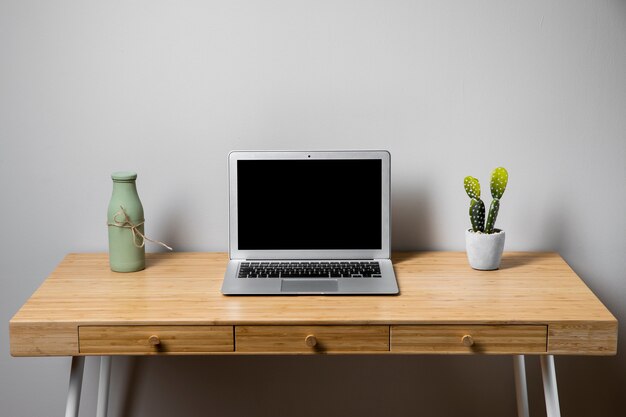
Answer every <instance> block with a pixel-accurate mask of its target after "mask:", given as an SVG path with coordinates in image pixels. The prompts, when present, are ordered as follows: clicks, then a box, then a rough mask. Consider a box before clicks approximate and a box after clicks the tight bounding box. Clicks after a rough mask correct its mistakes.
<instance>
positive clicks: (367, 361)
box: [109, 355, 515, 417]
mask: <svg viewBox="0 0 626 417" xmlns="http://www.w3.org/2000/svg"><path fill="white" fill-rule="evenodd" d="M113 363H114V369H113V374H112V390H111V404H110V407H109V411H110V412H109V414H110V415H111V416H121V417H130V416H151V417H160V416H188V417H194V416H221V417H229V416H233V417H239V416H247V417H257V416H258V417H275V416H300V417H309V416H310V417H314V416H315V417H317V416H328V417H335V416H336V417H339V416H342V417H344V416H362V417H378V416H396V417H404V416H406V417H409V416H416V415H429V416H431V417H448V416H455V415H464V416H468V417H473V416H476V417H479V416H480V417H491V416H493V417H496V416H497V417H501V416H503V415H514V410H515V405H514V398H515V396H514V392H515V391H514V387H513V376H512V366H510V358H509V357H496V356H492V357H468V356H465V357H445V356H436V357H432V356H431V357H428V358H426V357H420V356H393V357H392V356H388V357H377V358H371V357H368V356H240V355H238V356H229V357H228V356H214V357H136V358H115V359H114V362H113ZM477 375H483V377H481V378H478V379H477V377H476V376H477ZM487 375H488V376H487ZM477 382H478V383H477ZM450 392H454V393H455V399H454V401H450V398H449V395H450ZM493 398H504V401H498V402H497V404H495V405H494V401H493Z"/></svg>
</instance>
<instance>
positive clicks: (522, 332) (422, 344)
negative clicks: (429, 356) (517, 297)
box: [391, 325, 548, 354]
mask: <svg viewBox="0 0 626 417" xmlns="http://www.w3.org/2000/svg"><path fill="white" fill-rule="evenodd" d="M547 330H548V329H547V326H540V325H538V326H534V325H532V326H526V325H502V326H481V325H468V326H463V325H444V326H439V325H417V326H391V351H392V352H401V353H403V352H406V353H469V354H471V353H481V354H484V353H493V354H522V353H542V352H546V342H547Z"/></svg>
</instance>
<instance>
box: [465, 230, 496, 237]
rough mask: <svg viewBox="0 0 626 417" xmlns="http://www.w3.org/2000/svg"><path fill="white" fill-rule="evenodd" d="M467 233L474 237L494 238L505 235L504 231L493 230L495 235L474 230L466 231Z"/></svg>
mask: <svg viewBox="0 0 626 417" xmlns="http://www.w3.org/2000/svg"><path fill="white" fill-rule="evenodd" d="M465 232H467V233H470V234H472V235H473V236H494V235H501V234H504V230H502V229H493V233H483V232H475V231H473V230H472V229H465Z"/></svg>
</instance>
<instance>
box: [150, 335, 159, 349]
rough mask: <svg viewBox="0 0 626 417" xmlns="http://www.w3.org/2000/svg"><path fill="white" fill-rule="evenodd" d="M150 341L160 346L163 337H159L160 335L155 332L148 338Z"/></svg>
mask: <svg viewBox="0 0 626 417" xmlns="http://www.w3.org/2000/svg"><path fill="white" fill-rule="evenodd" d="M148 343H150V345H152V346H158V345H160V344H161V339H159V336H157V335H155V334H153V335H152V336H150V337H149V338H148Z"/></svg>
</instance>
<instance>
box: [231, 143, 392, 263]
mask: <svg viewBox="0 0 626 417" xmlns="http://www.w3.org/2000/svg"><path fill="white" fill-rule="evenodd" d="M255 159H256V160H279V159H291V160H299V159H302V160H305V159H306V160H310V159H378V160H381V162H382V164H381V165H382V167H381V170H382V172H381V175H382V187H381V193H382V199H381V204H382V216H381V225H380V227H381V237H382V247H381V248H380V249H348V250H343V249H342V250H337V249H335V250H331V249H322V250H318V249H315V250H240V249H239V243H238V236H239V229H238V221H237V207H238V206H237V202H238V200H237V161H239V160H255ZM228 179H229V188H228V190H229V227H228V231H229V232H228V236H229V245H228V246H229V256H230V259H389V257H390V254H391V249H390V240H391V236H390V234H391V210H390V201H391V190H390V189H391V156H390V154H389V152H388V151H232V152H230V154H229V155H228Z"/></svg>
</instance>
